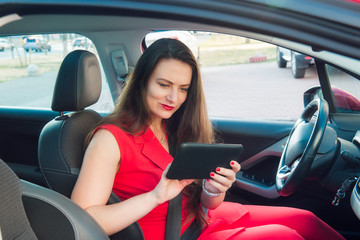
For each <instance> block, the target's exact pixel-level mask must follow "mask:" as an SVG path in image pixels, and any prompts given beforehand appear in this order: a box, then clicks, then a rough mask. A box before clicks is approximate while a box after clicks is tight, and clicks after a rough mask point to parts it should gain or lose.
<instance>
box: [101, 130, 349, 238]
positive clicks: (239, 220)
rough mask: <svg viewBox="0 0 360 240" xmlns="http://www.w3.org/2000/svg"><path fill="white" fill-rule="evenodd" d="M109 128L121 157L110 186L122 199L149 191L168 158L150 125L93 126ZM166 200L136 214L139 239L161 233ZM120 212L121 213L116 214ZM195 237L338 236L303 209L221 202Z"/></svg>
mask: <svg viewBox="0 0 360 240" xmlns="http://www.w3.org/2000/svg"><path fill="white" fill-rule="evenodd" d="M100 128H102V129H107V130H108V131H110V132H111V133H112V134H113V135H114V137H115V139H116V141H117V143H118V145H119V148H120V154H121V162H120V168H119V171H118V173H117V174H116V176H115V180H114V186H113V191H114V192H115V193H116V194H117V195H118V196H119V197H120V198H121V199H122V200H126V199H129V198H131V197H134V196H136V195H139V194H142V193H146V192H149V191H151V190H153V189H154V188H155V186H156V185H157V184H158V182H159V181H160V178H161V175H162V172H163V171H164V170H165V168H166V167H167V165H168V164H169V163H171V162H172V160H173V158H172V156H171V155H170V154H169V153H168V152H167V151H166V150H165V149H164V148H163V147H162V145H161V144H160V142H159V141H158V140H157V138H156V137H155V135H154V133H153V132H152V131H151V129H150V128H147V130H146V132H145V133H144V134H142V135H139V136H132V135H130V134H128V133H126V132H125V131H123V130H122V129H120V128H118V127H116V126H114V125H110V124H107V125H103V126H100V127H99V128H98V129H100ZM187 200H188V199H187V198H186V197H185V196H183V208H182V227H181V233H183V232H184V231H185V230H186V228H187V227H188V226H189V225H190V223H187V224H184V221H185V219H186V217H187V216H188V213H187V211H186V203H187ZM167 208H168V203H164V204H161V205H159V206H157V207H156V208H154V209H153V210H152V211H151V212H149V213H148V214H147V215H146V216H144V217H143V218H141V219H139V220H138V223H139V225H140V227H141V229H142V231H143V234H144V237H145V240H163V239H165V227H166V215H167ZM119 217H126V216H119ZM198 239H199V240H226V239H228V240H231V239H344V238H342V237H341V236H340V234H338V233H337V232H336V231H335V230H333V229H332V228H331V227H329V226H328V225H327V224H326V223H324V222H323V221H321V220H320V219H319V218H317V217H316V216H315V215H314V214H312V213H311V212H309V211H305V210H301V209H295V208H287V207H269V206H249V205H246V206H245V205H241V204H238V203H231V202H223V203H222V204H221V205H220V206H219V207H217V208H216V209H214V210H209V211H208V226H207V227H205V228H204V229H203V231H202V233H201V235H200V236H199V238H198Z"/></svg>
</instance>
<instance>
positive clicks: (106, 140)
mask: <svg viewBox="0 0 360 240" xmlns="http://www.w3.org/2000/svg"><path fill="white" fill-rule="evenodd" d="M120 156H121V155H120V149H119V146H118V144H117V141H116V139H115V137H114V136H113V135H112V134H111V133H110V132H109V131H108V130H105V129H100V130H98V131H97V132H96V133H95V135H94V137H93V139H92V140H91V142H90V144H89V146H88V148H87V150H86V152H85V156H84V161H83V164H82V167H81V171H80V174H79V177H78V180H77V182H76V184H75V187H74V190H73V192H72V195H71V199H72V200H73V201H74V202H75V203H77V204H78V205H79V206H80V207H82V208H84V209H85V210H86V211H87V212H88V213H89V214H90V215H91V216H93V217H94V218H95V220H96V221H97V222H98V223H99V224H100V225H101V226H102V228H103V229H104V230H105V232H106V233H107V234H108V235H111V234H114V233H116V232H118V231H120V230H122V229H124V228H126V227H127V226H129V225H130V224H132V223H134V222H136V221H137V220H139V219H140V218H142V217H143V216H145V215H146V214H147V213H149V212H150V211H151V210H152V209H154V208H155V207H156V206H157V205H159V204H161V203H163V202H165V201H168V200H170V199H172V198H174V197H175V196H177V195H178V194H179V193H180V191H181V190H182V189H183V188H184V187H185V186H186V185H188V184H189V183H191V181H176V180H175V181H174V180H169V179H166V177H165V174H166V170H165V171H164V173H163V175H162V177H161V180H160V182H159V183H158V185H157V186H156V187H155V189H154V190H152V191H150V192H147V193H144V194H140V195H138V196H135V197H132V198H130V199H127V200H125V201H122V202H119V203H116V204H112V205H106V203H107V201H108V199H109V196H110V194H111V191H112V188H113V183H114V179H115V175H116V172H117V171H118V169H119V166H120Z"/></svg>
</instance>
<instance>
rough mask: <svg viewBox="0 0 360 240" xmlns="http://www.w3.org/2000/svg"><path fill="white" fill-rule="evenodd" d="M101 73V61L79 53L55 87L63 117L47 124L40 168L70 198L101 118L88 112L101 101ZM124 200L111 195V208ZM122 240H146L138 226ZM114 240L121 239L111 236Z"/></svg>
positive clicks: (64, 65)
mask: <svg viewBox="0 0 360 240" xmlns="http://www.w3.org/2000/svg"><path fill="white" fill-rule="evenodd" d="M100 92H101V72H100V66H99V62H98V59H97V57H96V56H95V55H94V54H93V53H91V52H89V51H85V50H75V51H73V52H71V53H69V54H68V55H67V56H66V57H65V59H64V60H63V62H62V64H61V67H60V69H59V73H58V76H57V79H56V83H55V89H54V94H53V99H52V105H51V108H52V110H53V111H57V112H59V116H58V117H56V118H55V119H53V120H51V121H50V122H49V123H47V124H46V125H45V126H44V128H43V129H42V131H41V133H40V137H39V148H38V155H39V166H40V170H41V172H42V173H43V175H44V178H45V180H46V183H47V184H48V186H49V188H50V189H53V190H55V191H56V192H59V193H61V194H63V195H65V196H67V197H70V195H71V192H72V190H73V188H74V185H75V182H76V179H77V177H78V174H79V172H80V168H81V164H82V161H83V156H84V153H85V138H86V136H87V134H88V133H89V132H90V131H91V130H92V129H93V128H94V127H95V126H97V124H98V123H99V121H100V120H101V116H100V115H99V114H98V113H97V112H95V111H93V110H88V109H85V108H86V107H88V106H90V105H92V104H94V103H95V102H97V100H98V99H99V97H100ZM119 201H120V199H119V198H118V197H117V196H116V195H115V194H114V193H112V194H111V197H110V199H109V204H112V203H115V202H119ZM115 235H120V236H122V238H120V239H143V234H142V231H141V228H140V226H139V225H138V224H137V223H135V224H132V225H130V226H129V227H128V228H126V229H124V230H122V231H121V232H119V233H117V234H115ZM111 238H112V239H115V238H117V237H114V236H111Z"/></svg>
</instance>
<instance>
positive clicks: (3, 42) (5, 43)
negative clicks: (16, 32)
mask: <svg viewBox="0 0 360 240" xmlns="http://www.w3.org/2000/svg"><path fill="white" fill-rule="evenodd" d="M12 47H13V45H12V43H11V42H9V40H7V39H4V38H0V51H1V52H3V51H4V50H5V49H11V48H12Z"/></svg>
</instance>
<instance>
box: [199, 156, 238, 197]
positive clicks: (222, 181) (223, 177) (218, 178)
mask: <svg viewBox="0 0 360 240" xmlns="http://www.w3.org/2000/svg"><path fill="white" fill-rule="evenodd" d="M230 166H231V169H228V168H222V167H218V168H216V171H215V172H211V173H210V176H209V179H206V181H205V186H204V187H205V188H206V190H207V191H208V192H211V193H225V192H226V191H227V190H228V189H229V188H230V187H231V186H232V184H233V183H234V182H235V180H236V173H237V172H238V171H240V168H241V166H240V164H239V163H238V162H236V161H231V162H230Z"/></svg>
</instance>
